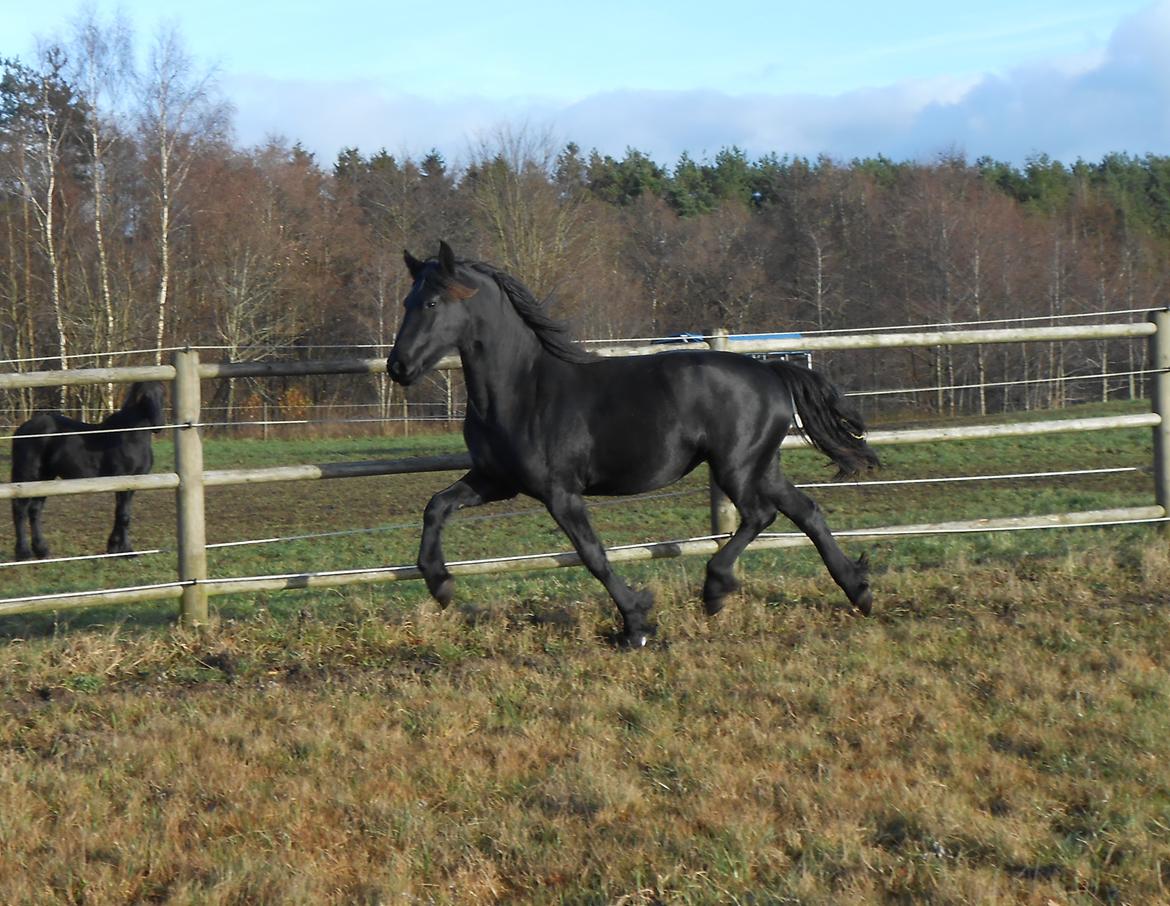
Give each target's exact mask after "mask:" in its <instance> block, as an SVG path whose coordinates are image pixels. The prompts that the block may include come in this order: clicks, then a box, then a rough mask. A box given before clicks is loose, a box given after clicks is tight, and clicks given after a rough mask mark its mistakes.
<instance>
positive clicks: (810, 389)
mask: <svg viewBox="0 0 1170 906" xmlns="http://www.w3.org/2000/svg"><path fill="white" fill-rule="evenodd" d="M768 364H769V365H770V366H771V368H772V370H773V371H774V372H775V373H776V374H777V375H779V376H780V379H781V380H782V381H783V382H784V385H785V386H786V387H787V388H788V390H789V391H790V392H791V393H792V403H793V406H794V407H795V409H796V412H797V413H798V414H799V415H800V419H799V421H797V423H796V424H797V430H799V431H800V433H801V434H802V435H803V436H804V439H805V440H807V441H808V442H809V443H810V444H812V445H813V446H814V447H816V448H817V449H818V450H820V451H821V452H822V453H824V454H825V455H826V456H828V457H829V458H830V459H831V460H833V462H834V463H836V464H837V469H838V472H837V476H836V477H837V479H838V480H840V479H842V478H851V477H853V476H855V475H858V474H860V473H862V472H866V471H868V470H870V469H875V468H877V467H878V466H879V465H881V462H880V461H879V460H878V456H877V454H876V453H874V451H873V450H872V449H871V448H870V446H869V444H867V443H866V442H865V423H864V422H863V421H862V419H861V416H860V415H859V414H858V413H857V411H856V410H855V409H853V407H851V406H850V405H849V404H848V403H846V402H845V399H844V397H842V396H841V392H840V391H839V390H838V389H837V388H836V387H834V386H833V385H832V384H831V383H829V381H828V379H826V378H825V377H823V376H822V375H819V374H817V373H816V372H815V371H812V370H810V369H808V368H805V367H803V366H801V365H795V364H793V363H792V362H785V361H782V360H776V361H771V362H769V363H768Z"/></svg>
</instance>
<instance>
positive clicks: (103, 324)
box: [72, 8, 133, 408]
mask: <svg viewBox="0 0 1170 906" xmlns="http://www.w3.org/2000/svg"><path fill="white" fill-rule="evenodd" d="M73 46H74V48H75V50H74V63H73V67H72V68H73V78H74V81H75V82H76V84H77V85H79V86H80V89H81V92H82V95H83V97H84V99H85V101H86V104H87V105H88V107H89V113H90V115H89V116H88V117H87V119H86V150H87V151H88V153H89V156H90V164H91V176H90V184H91V185H90V191H91V193H92V199H93V230H94V244H95V246H96V249H97V271H98V272H97V283H98V299H99V304H100V306H101V307H100V316H99V320H98V324H99V325H100V330H95V331H94V334H95V339H96V340H97V341H98V344H99V345H100V346H101V347H103V348H102V349H101V352H103V353H104V359H105V361H104V364H105V365H106V366H107V367H109V366H113V365H114V352H115V351H116V350H117V349H118V347H119V346H121V345H122V342H123V339H124V337H123V336H122V335H121V331H120V330H119V329H118V323H117V322H118V319H117V317H116V313H115V304H114V296H113V292H112V290H111V288H110V256H109V252H108V250H107V242H106V229H105V220H106V208H107V191H108V189H107V178H106V177H107V174H106V158H107V154H108V152H109V150H110V148H111V146H112V143H113V142H114V141H115V140H116V138H117V130H116V128H115V127H114V120H115V117H116V112H117V107H118V104H119V102H120V100H121V98H122V94H123V92H124V89H125V88H126V87H127V84H128V81H129V79H130V78H131V77H132V75H133V69H132V67H133V64H132V60H131V32H130V27H129V25H128V24H127V23H126V21H125V19H123V18H122V17H121V15H119V16H117V17H116V18H115V19H114V20H113V21H112V22H110V23H109V24H108V25H107V24H103V23H102V22H100V21H99V20H98V19H97V17H96V13H95V11H94V10H93V9H92V8H89V9H88V10H86V11H85V12H83V13H82V18H80V19H78V20H77V21H76V22H75V24H74V36H73ZM105 403H106V407H107V408H113V407H114V385H113V384H107V385H106V386H105Z"/></svg>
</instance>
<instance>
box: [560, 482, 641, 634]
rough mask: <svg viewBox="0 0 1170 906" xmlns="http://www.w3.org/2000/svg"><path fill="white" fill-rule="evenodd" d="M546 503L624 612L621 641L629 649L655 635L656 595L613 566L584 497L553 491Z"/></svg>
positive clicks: (588, 565)
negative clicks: (653, 611) (630, 582)
mask: <svg viewBox="0 0 1170 906" xmlns="http://www.w3.org/2000/svg"><path fill="white" fill-rule="evenodd" d="M545 506H547V507H548V511H549V513H551V514H552V517H553V519H555V520H556V522H557V525H559V526H560V527H561V530H562V531H563V532H564V533H565V534H566V535H568V536H569V540H570V541H571V542H573V547H574V548H575V549H576V551H577V553H578V555H579V556H580V557H581V562H582V563H583V564H585V568H586V569H588V570H589V572H591V573H592V574H593V575H594V576H595V577H596V578H597V579H598V580H599V581H600V582H601V584H602V585H604V586H605V590H606V591H607V592H609V596H610V597H611V598H613V602H614V603H615V604H616V605H617V608H618V610H619V611H620V612H621V615H622V623H623V631H622V637H621V644H622V645H624V646H625V647H628V648H641V647H643V646H644V645H645V644H646V640H647V638H648V637H650V636H652V635H653V634H654V632H655V630H656V627H655V626H654V624H653V623H652V622H650V620H649V616H650V609H651V608H652V607H653V606H654V596H653V595H652V594H651V593H650V592H649V591H648V590H646V589H640V590H637V591H635V590H634V589H632V588H630V586H629V585H627V584H626V582H625V580H624V579H622V577H621V576H619V575H618V574H617V573H615V572H614V571H613V567H612V566H611V565H610V562H609V557H607V556H606V553H605V548H604V547H603V546H602V544H601V541H600V540H598V538H597V533H596V532H595V531H594V530H593V524H592V523H591V522H590V521H589V511H588V509H586V507H585V501H584V499H583V498H582V497H581V496H580V495H578V494H572V493H569V492H567V491H558V492H553V493H552V494H550V495H549V496H548V499H546V500H545Z"/></svg>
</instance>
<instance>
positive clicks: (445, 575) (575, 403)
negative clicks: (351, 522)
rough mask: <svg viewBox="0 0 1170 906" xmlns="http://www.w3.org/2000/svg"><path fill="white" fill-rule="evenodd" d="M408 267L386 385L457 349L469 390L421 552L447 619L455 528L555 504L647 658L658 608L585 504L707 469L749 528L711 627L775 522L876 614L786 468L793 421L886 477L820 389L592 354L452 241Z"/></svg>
mask: <svg viewBox="0 0 1170 906" xmlns="http://www.w3.org/2000/svg"><path fill="white" fill-rule="evenodd" d="M405 260H406V266H407V268H408V269H409V271H410V276H411V277H412V278H413V280H414V284H413V286H412V287H411V290H410V293H409V294H408V295H407V297H406V300H405V303H404V304H405V307H406V312H405V314H404V316H403V320H402V326H401V329H400V330H399V332H398V337H397V339H396V342H395V344H394V348H393V350H391V352H390V358H389V360H388V361H387V370H388V371H389V374H390V376H391V377H392V378H393V379H394V380H395V381H397V382H398V383H399V384H402V385H409V384H412V383H414V382H415V381H417V380H418V379H419V378H420V377H421V376H422V375H424V374H425V373H426V372H428V371H429V370H430V369H431V368H433V367H434V366H435V364H436V363H437V362H438V361H439V359H440V358H441V357H442V356H443V355H444V354H446V353H448V352H450V351H451V350H458V352H459V355H460V358H461V359H462V362H463V374H464V378H465V380H466V383H467V398H468V405H467V417H466V419H465V421H464V424H463V435H464V438H465V439H466V441H467V448H468V450H469V451H470V453H471V461H472V468H471V471H470V472H468V473H467V474H466V475H464V476H463V477H462V478H460V479H459V480H458V481H456V482H455V483H454V484H452V485H451V486H450V487H449V488H447V489H446V490H444V491H440V492H439V493H437V494H436V495H435V496H434V497H432V498H431V501H430V503H428V504H427V507H426V512H425V515H424V521H423V531H422V541H421V544H420V548H419V557H418V565H419V569H420V570H421V571H422V574H423V578H424V579H425V580H426V583H427V588H428V589H429V590H430V592H431V594H432V595H433V596H434V597H435V599H436V600H437V601H438V602H439V603H440V604H441V605H444V606H445V605H446V604H448V603H449V602H450V600H451V597H452V594H453V590H454V585H453V581H452V578H451V574H450V573H449V572H448V570H447V567H446V564H445V561H444V558H443V548H442V540H441V533H442V529H443V524H444V523H445V522H446V521H447V519H448V517H450V516H451V514H452V513H454V512H455V511H456V510H459V509H461V508H463V507H468V506H478V505H479V504H482V503H486V502H489V501H493V500H503V499H507V498H510V497H514V496H515V495H516V494H518V493H524V494H528V495H529V496H531V497H535V498H536V499H537V500H540V501H541V502H542V503H544V505H545V506H546V507H547V508H548V511H549V513H551V514H552V517H553V518H554V519H555V520H556V522H557V524H558V525H559V526H560V527H561V529H562V530H563V531H564V532H565V534H566V535H568V536H569V539H570V540H571V541H572V542H573V546H574V547H575V548H576V550H577V553H578V554H579V555H580V556H581V560H582V562H583V563H584V564H585V566H586V567H587V568H588V569H589V571H590V572H591V573H593V575H594V576H596V577H597V578H598V579H599V580H600V581H601V582H602V584H603V585H604V586H605V588H606V590H607V591H608V592H609V594H610V596H611V597H612V598H613V600H614V602H615V603H616V604H617V607H618V610H620V611H621V615H622V620H623V622H624V633H623V635H622V637H621V642H622V643H623V644H624V645H627V646H630V647H640V646H642V645H645V643H646V638H647V635H648V634H650V633H652V632H653V630H654V627H653V625H652V624H651V623H650V621H649V619H648V616H649V612H650V608H651V606H652V605H653V598H652V596H651V594H650V592H648V591H646V590H637V591H636V590H634V589H632V588H630V587H629V586H628V585H627V584H626V583H625V582H624V581H623V580H622V579H621V578H620V577H619V576H618V575H616V574H615V573H614V571H613V569H612V568H611V567H610V563H609V560H608V559H607V557H606V554H605V549H604V548H603V547H602V545H601V543H600V542H599V541H598V539H597V536H596V534H594V531H593V527H592V526H591V525H590V523H589V516H588V513H587V511H586V508H585V501H584V500H583V499H582V495H584V494H607V495H617V494H636V493H639V492H642V491H646V490H650V489H653V488H658V487H662V486H663V485H666V484H669V483H671V482H673V481H676V480H677V479H679V478H681V477H682V476H683V475H686V474H687V473H688V472H690V471H691V470H692V469H693V468H695V466H697V465H698V464H699V463H701V462H707V463H709V464H710V467H711V470H712V475H713V477H714V480H715V482H716V484H717V485H718V486H719V487H720V488H721V489H722V490H723V492H724V493H725V494H726V495H727V496H728V497H729V498H730V499H731V501H732V502H733V503H734V504H735V506H736V508H737V509H738V510H739V514H740V519H741V522H740V526H739V528H738V529H737V530H736V532H735V533H734V534H733V535H732V536H731V539H730V540H729V541H728V542H727V544H726V545H725V546H724V547H723V548H722V549H721V550H720V551H719V552H718V553H717V554H715V556H714V557H712V558H711V561H710V562H709V563H708V564H707V578H706V582H705V584H704V586H703V600H704V602H705V604H706V609H707V613H709V614H712V615H713V614H716V613H718V612H719V611H720V610H721V609H722V607H723V600H724V598H725V597H726V596H727V595H728V594H730V593H731V592H733V591H735V590H736V589H737V588H738V586H739V583H738V582H737V581H736V578H735V575H734V572H733V566H734V564H735V560H736V558H738V557H739V555H740V553H742V552H743V549H744V548H745V547H746V546H747V545H748V544H749V543H750V542H751V541H752V539H754V538H755V537H756V536H757V535H758V534H759V533H760V532H761V531H763V530H764V529H765V528H766V527H767V526H768V525H770V524H771V523H772V521H773V520H774V519H775V518H776V513H777V511H779V512H782V513H784V515H786V516H787V517H788V518H789V519H791V520H792V521H793V522H794V523H796V525H797V526H799V527H800V529H801V530H802V531H803V532H804V533H805V534H807V535H808V536H809V538H811V539H812V541H813V543H814V544H815V545H816V547H817V550H818V551H819V552H820V554H821V557H822V558H823V559H824V561H825V565H826V566H827V567H828V569H829V572H830V574H831V575H832V576H833V579H835V580H836V582H837V584H838V585H840V586H841V588H842V589H843V590H844V591H845V594H846V595H848V597H849V600H850V601H851V602H853V604H854V605H855V606H856V607H857V608H858V609H859V610H861V611H862V612H863V613H869V610H870V606H871V602H872V594H871V592H870V587H869V580H868V569H867V564H866V560H865V557H864V556H863V557H862V558H861V559H860V560H858V561H853V560H851V559H849V558H847V557H846V556H845V554H844V553H842V551H841V549H840V547H838V545H837V542H836V540H835V539H834V538H833V536H832V535H831V534H830V532H829V529H828V526H827V525H826V524H825V521H824V518H823V517H822V515H821V511H820V508H819V507H818V506H817V505H816V503H815V502H814V501H813V500H812V499H811V498H809V497H808V496H806V495H805V494H804V493H802V492H801V491H799V490H798V489H797V488H796V487H795V486H793V484H792V483H791V482H790V481H788V480H787V479H786V478H785V477H784V476H783V475H782V474H781V472H780V470H779V468H778V467H777V454H778V452H779V449H780V442H781V441H782V440H783V439H784V436H785V435H786V434H787V433H788V428H789V425H791V424H792V421H793V415H794V410H795V411H799V413H800V417H801V421H802V423H803V430H804V432H805V434H806V435H807V437H808V438H809V439H810V440H811V441H812V443H813V444H814V445H815V446H816V447H818V448H819V449H820V450H821V451H822V452H824V453H825V454H827V455H828V456H829V457H831V458H832V460H833V461H834V462H835V463H836V464H837V466H838V467H839V469H840V472H841V473H843V474H845V475H853V474H856V473H858V472H861V471H864V470H866V469H869V468H871V467H873V466H876V465H877V464H878V459H877V456H876V455H875V454H874V452H873V451H872V450H871V449H870V448H869V447H868V446H867V445H866V443H865V440H864V439H863V437H862V435H863V433H864V427H863V425H862V423H861V419H860V418H859V416H857V415H856V414H855V413H854V412H852V411H850V410H849V409H848V408H847V407H846V406H845V404H844V403H843V401H842V399H841V396H840V394H839V393H838V392H837V390H836V389H834V388H833V386H832V385H831V384H829V382H828V381H826V380H825V379H824V378H823V377H821V376H820V375H817V374H815V373H813V372H812V371H810V370H808V369H806V368H802V367H800V366H797V365H792V364H789V363H786V362H779V361H776V362H767V363H764V362H760V361H756V360H754V359H751V358H748V357H747V356H741V355H737V354H734V353H727V352H709V351H679V352H671V353H668V354H661V355H646V356H631V357H615V358H602V357H599V356H594V355H590V354H588V353H586V352H584V351H583V350H582V349H581V348H580V347H579V346H577V345H576V344H575V343H573V342H572V341H571V340H570V339H569V338H568V337H567V335H566V333H565V329H564V326H563V325H561V324H559V323H558V322H555V321H552V320H550V319H549V318H548V317H546V316H545V314H544V313H543V312H542V310H541V307H540V305H539V303H538V302H537V301H536V299H534V298H533V296H532V294H531V293H530V292H529V291H528V290H527V289H525V288H524V287H523V286H522V285H521V284H520V283H519V282H518V281H517V280H515V279H514V278H512V277H510V276H509V275H507V274H505V273H503V272H501V271H499V270H497V269H495V268H493V267H490V266H489V265H486V264H482V263H478V262H468V261H457V260H456V259H455V256H454V254H453V252H452V251H451V248H450V247H449V246H448V245H447V244H446V243H445V242H442V243H440V245H439V254H438V256H437V257H436V258H433V259H430V260H428V261H419V260H417V259H415V258H414V257H412V256H411V254H410V253H409V252H407V253H406V255H405Z"/></svg>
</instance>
